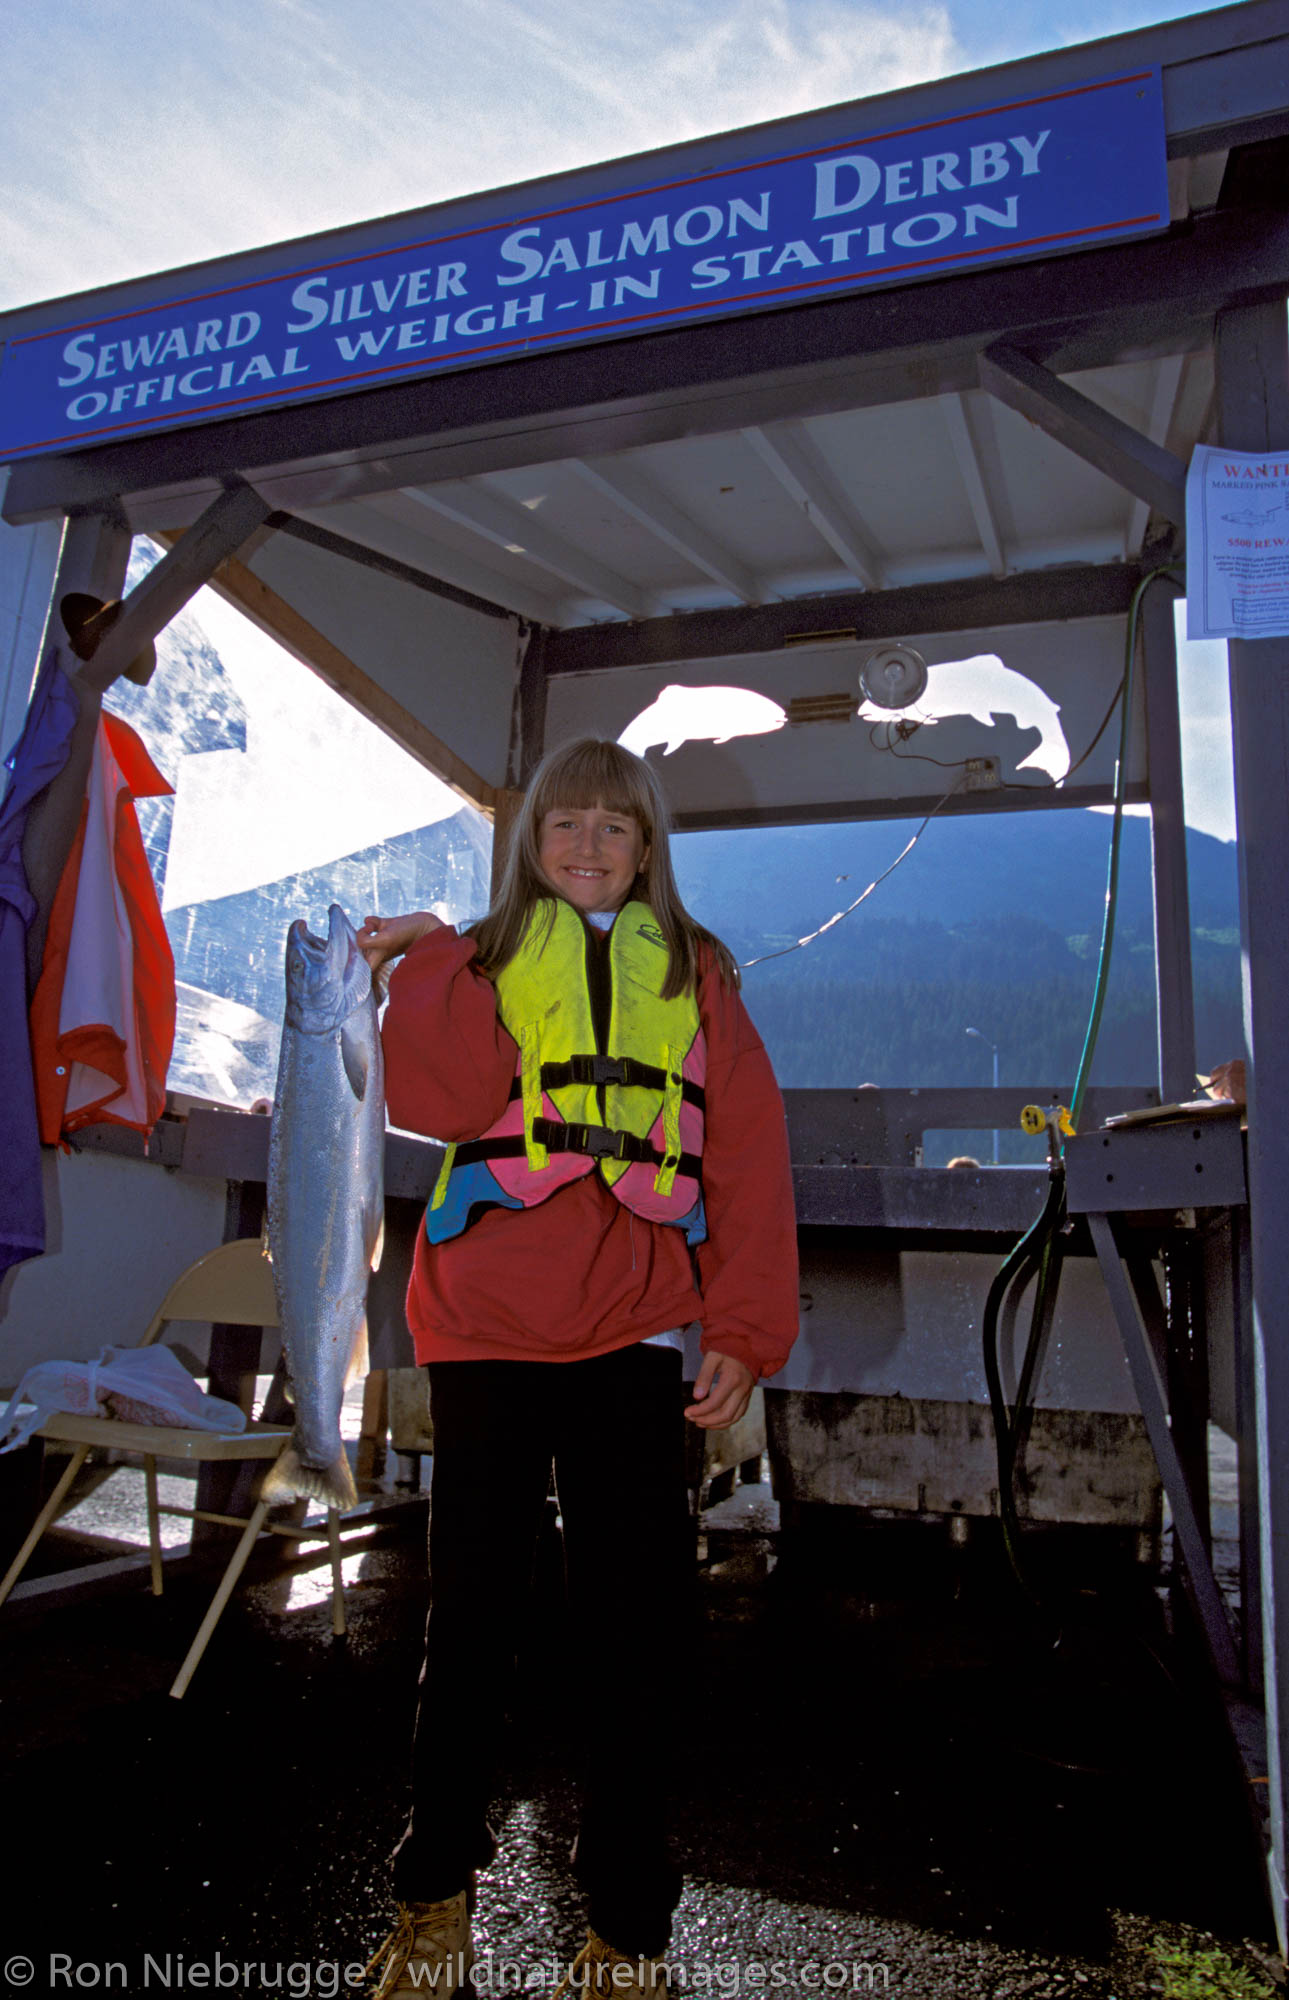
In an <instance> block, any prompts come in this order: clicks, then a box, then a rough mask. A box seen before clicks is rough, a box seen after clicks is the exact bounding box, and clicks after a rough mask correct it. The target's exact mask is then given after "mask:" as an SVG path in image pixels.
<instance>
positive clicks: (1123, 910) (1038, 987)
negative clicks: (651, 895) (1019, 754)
mask: <svg viewBox="0 0 1289 2000" xmlns="http://www.w3.org/2000/svg"><path fill="white" fill-rule="evenodd" d="M913 830H914V828H913V826H912V825H907V826H906V825H903V824H898V825H897V824H892V823H888V824H887V825H884V826H882V825H865V826H847V827H808V828H781V829H779V828H776V829H760V830H757V831H753V832H742V833H713V834H695V835H688V836H685V837H683V838H682V839H681V840H680V841H679V842H678V869H679V873H680V876H681V880H682V888H683V892H684V894H685V896H686V898H687V899H688V901H689V903H690V906H691V908H692V909H693V910H694V912H695V914H696V915H698V916H700V917H701V918H702V920H703V921H704V922H706V923H708V924H710V925H711V927H712V928H713V929H714V930H717V931H719V932H720V933H721V935H722V936H724V937H725V938H726V939H727V941H728V942H729V943H730V945H731V946H732V947H733V948H734V950H735V952H736V954H737V956H738V957H739V959H740V960H747V959H749V958H754V957H757V956H758V955H760V954H761V953H764V952H772V951H776V950H780V949H781V948H782V947H783V946H785V945H788V944H791V942H792V941H793V940H794V939H795V938H797V937H800V936H803V935H804V934H805V933H807V932H809V931H813V930H815V929H817V928H818V926H819V925H821V924H823V923H824V922H826V921H827V919H828V918H829V917H830V916H832V915H833V913H834V912H835V911H836V910H838V909H841V908H843V907H844V906H845V905H846V904H847V903H849V902H852V901H853V900H854V898H855V897H856V896H858V895H859V894H860V892H861V891H862V890H863V888H864V887H865V885H866V884H867V883H868V882H869V881H871V880H872V879H873V877H874V876H875V875H877V874H878V873H879V872H880V871H881V870H882V869H883V868H885V867H887V866H888V865H889V863H890V862H891V861H892V860H894V858H895V856H896V855H897V854H898V853H899V851H900V849H901V848H902V847H903V845H904V843H905V842H906V841H907V839H908V838H909V836H910V834H911V833H912V832H913ZM1109 839H1110V820H1109V818H1108V816H1104V815H1101V814H1095V813H1087V812H1069V813H1066V812H1050V811H1049V812H1041V813H1037V812H1036V813H1026V814H1023V815H1022V814H1012V813H1008V814H999V815H996V816H985V815H981V816H979V817H972V818H969V819H968V818H960V819H957V820H939V821H935V822H933V823H932V825H931V826H930V827H928V829H927V831H926V833H925V834H924V836H923V838H922V840H921V841H920V842H919V844H918V846H917V847H915V848H914V850H913V852H912V853H911V854H910V855H909V856H908V858H907V860H906V861H905V862H904V863H903V864H902V865H901V866H900V867H899V868H898V869H897V870H896V871H895V873H894V874H893V875H892V876H891V877H890V878H889V879H888V880H887V881H886V882H884V883H883V884H882V885H881V887H880V888H878V889H877V890H876V891H875V893H874V894H873V896H872V897H870V899H869V900H868V901H867V902H866V903H864V904H863V905H862V906H861V908H859V909H858V910H856V911H855V912H854V913H853V914H852V915H851V916H849V917H847V918H846V919H845V920H844V921H843V922H842V923H840V924H837V925H836V926H834V928H833V929H831V930H829V931H827V932H825V933H824V935H823V936H822V937H820V938H818V939H817V940H816V941H815V942H814V943H813V944H810V945H808V946H806V947H805V949H804V950H800V951H795V952H791V953H790V954H789V955H788V956H786V957H782V958H777V959H772V960H770V961H769V962H768V963H765V964H762V965H757V966H753V967H751V968H750V969H749V970H748V971H747V972H746V973H745V975H744V993H745V997H746V999H747V1002H748V1005H749V1007H750V1009H751V1011H752V1014H753V1017H754V1019H755V1020H756V1022H757V1024H758V1026H759V1028H760V1030H761V1032H762V1034H763V1035H764V1037H765V1040H766V1043H767V1045H768V1047H769V1048H770V1051H771V1054H772V1055H773V1058H774V1061H775V1065H776V1068H777V1070H778V1073H779V1076H780V1079H781V1081H782V1082H783V1083H784V1084H785V1085H790V1086H791V1085H795V1086H804V1085H842V1084H848V1085H855V1084H858V1083H866V1082H867V1083H878V1084H895V1085H915V1084H924V1085H929V1084H950V1085H952V1084H967V1083H988V1082H989V1081H990V1079H991V1074H992V1058H991V1054H990V1051H989V1049H988V1048H987V1047H985V1046H984V1044H983V1043H982V1042H980V1041H978V1040H976V1039H974V1038H973V1037H970V1036H968V1035H967V1033H966V1030H967V1028H969V1027H973V1028H977V1029H979V1030H980V1031H981V1033H982V1034H983V1035H985V1036H987V1037H988V1038H989V1040H990V1041H991V1042H996V1043H997V1044H998V1051H999V1074H1000V1081H1002V1082H1003V1083H1008V1082H1014V1083H1043V1082H1051V1083H1068V1082H1069V1081H1070V1080H1072V1078H1073V1075H1074V1071H1075V1067H1076V1064H1077V1061H1078V1055H1079V1050H1080V1048H1081V1047H1082V1042H1083V1035H1084V1031H1085V1028H1086V1025H1087V1016H1088V1009H1089V1006H1090V1004H1091V999H1092V991H1093V982H1094V978H1095V973H1096V959H1097V948H1098V944H1099V939H1100V929H1101V916H1102V911H1103V909H1104V905H1105V882H1106V857H1107V853H1108V847H1109ZM1149 843H1150V829H1149V825H1148V823H1147V822H1146V821H1145V820H1143V819H1130V820H1128V821H1127V822H1126V824H1125V828H1124V841H1123V861H1122V868H1121V880H1120V895H1119V912H1118V926H1117V937H1116V945H1115V953H1114V960H1113V972H1112V978H1111V986H1110V994H1109V999H1108V1002H1107V1006H1106V1012H1105V1017H1104V1022H1103V1026H1102V1031H1101V1036H1100V1040H1099V1043H1098V1051H1097V1060H1096V1063H1095V1066H1094V1070H1093V1075H1094V1077H1095V1079H1096V1080H1098V1081H1100V1082H1105V1083H1147V1082H1152V1081H1153V1080H1154V1076H1155V993H1154V977H1155V976H1154V947H1153V917H1152V900H1151V886H1150V844H1149ZM1188 858H1189V864H1190V871H1191V900H1192V913H1193V921H1194V926H1195V930H1194V936H1193V951H1194V962H1195V981H1196V1010H1197V1023H1196V1031H1197V1032H1196V1041H1197V1049H1198V1054H1199V1060H1200V1064H1201V1066H1207V1065H1209V1064H1212V1063H1216V1062H1219V1061H1221V1060H1222V1059H1223V1058H1225V1057H1227V1056H1231V1055H1234V1054H1236V1053H1238V1052H1239V1050H1240V1048H1241V1046H1242V1044H1241V1027H1240V974H1239V949H1238V933H1237V928H1236V926H1237V923H1238V917H1237V904H1236V877H1235V849H1234V847H1232V846H1228V845H1225V844H1224V843H1222V842H1220V841H1216V840H1213V839H1211V838H1209V837H1208V836H1207V835H1204V834H1198V833H1191V834H1190V836H1189V838H1188ZM839 878H842V879H839Z"/></svg>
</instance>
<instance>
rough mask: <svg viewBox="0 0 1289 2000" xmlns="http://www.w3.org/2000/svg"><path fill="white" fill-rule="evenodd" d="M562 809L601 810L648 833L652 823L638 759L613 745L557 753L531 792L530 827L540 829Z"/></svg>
mask: <svg viewBox="0 0 1289 2000" xmlns="http://www.w3.org/2000/svg"><path fill="white" fill-rule="evenodd" d="M560 806H569V807H571V808H573V809H574V810H575V811H578V812H584V811H587V810H589V809H590V808H591V807H593V806H602V807H603V808H604V810H605V811H606V812H617V813H623V814H625V815H627V816H628V817H629V818H631V819H634V820H637V821H638V822H639V823H640V826H641V827H642V828H643V829H644V830H645V831H646V833H647V832H649V830H650V829H651V828H652V826H653V822H654V818H655V811H654V803H653V800H652V798H651V796H650V791H649V785H648V780H647V779H646V780H645V781H644V782H643V783H642V782H641V775H640V772H639V769H638V767H637V762H636V759H635V758H634V757H631V756H630V754H629V753H628V752H626V751H623V750H621V749H620V748H619V747H618V745H617V744H616V743H602V742H598V741H583V742H580V743H572V744H570V745H569V747H568V749H567V750H566V751H565V752H564V753H563V754H562V755H561V754H560V753H559V752H558V751H557V752H556V753H555V756H554V757H553V758H552V760H551V763H550V765H549V767H548V769H546V770H545V771H543V772H542V774H541V780H540V783H539V784H538V785H537V786H536V787H535V788H534V794H533V800H532V812H533V820H534V822H535V823H536V824H540V822H541V821H542V820H543V819H544V818H545V816H546V814H547V813H548V812H554V811H556V809H557V808H558V807H560Z"/></svg>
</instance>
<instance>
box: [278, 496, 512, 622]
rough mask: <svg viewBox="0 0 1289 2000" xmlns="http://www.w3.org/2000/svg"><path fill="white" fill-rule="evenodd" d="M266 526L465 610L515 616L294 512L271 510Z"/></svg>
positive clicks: (492, 616)
mask: <svg viewBox="0 0 1289 2000" xmlns="http://www.w3.org/2000/svg"><path fill="white" fill-rule="evenodd" d="M268 525H269V526H270V528H272V529H274V531H275V532H276V533H277V534H280V535H294V537H295V539H296V540H297V541H298V542H308V543H309V545H310V546H311V547H312V548H315V549H322V550H324V551H325V552H326V554H327V555H332V556H342V557H343V558H344V560H345V561H346V562H351V563H358V564H359V565H360V566H361V567H362V568H363V569H371V570H375V571H376V573H377V574H378V575H379V576H392V577H394V578H396V580H397V581H398V582H399V583H410V584H411V586H412V588H413V590H424V591H426V592H428V594H429V595H430V596H431V597H442V598H444V599H446V601H447V602H448V603H449V604H459V605H461V606H462V607H463V609H464V610H466V611H481V612H482V613H483V614H484V616H485V617H486V618H513V617H514V616H515V613H514V612H513V611H511V610H510V608H509V606H508V605H505V604H496V603H494V602H493V600H492V598H490V597H479V596H477V595H476V593H475V592H474V591H473V590H462V589H461V587H460V585H459V584H455V583H445V582H444V580H443V578H442V577H441V576H431V575H430V574H429V572H428V571H427V570H423V569H414V568H413V566H412V564H411V563H405V562H400V560H399V558H398V557H397V556H387V555H385V554H383V553H382V551H381V550H380V549H372V548H368V546H367V544H366V543H365V542H355V541H353V540H352V539H351V538H350V537H349V536H348V535H337V534H336V533H335V532H334V531H333V530H332V529H331V528H323V527H320V526H319V525H318V523H317V522H316V521H301V520H298V519H297V518H296V516H295V515H294V514H282V513H274V514H270V515H269V521H268Z"/></svg>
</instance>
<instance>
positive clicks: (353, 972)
mask: <svg viewBox="0 0 1289 2000" xmlns="http://www.w3.org/2000/svg"><path fill="white" fill-rule="evenodd" d="M371 990H372V982H371V967H370V966H369V965H368V963H367V960H366V959H365V958H364V957H363V954H362V952H361V951H360V950H359V948H358V938H357V934H356V933H355V931H354V927H353V925H352V924H351V923H350V921H349V919H348V917H347V916H346V915H345V913H344V911H343V910H342V909H341V907H340V905H339V903H333V904H332V905H331V908H330V909H329V910H328V912H327V935H326V937H325V938H323V937H316V936H315V935H314V933H313V932H312V931H311V930H310V929H309V926H308V925H307V924H306V923H305V921H304V919H303V917H299V918H297V919H296V921H295V923H293V924H292V926H291V928H290V930H289V931H288V932H287V934H286V1022H285V1025H286V1026H287V1027H288V1028H295V1029H297V1030H298V1031H299V1032H300V1033H301V1034H305V1035H326V1034H330V1033H332V1032H333V1031H334V1030H335V1029H337V1028H340V1027H343V1025H344V1023H345V1022H346V1021H347V1020H348V1019H349V1016H350V1015H351V1014H352V1013H353V1012H354V1011H355V1009H356V1008H359V1007H361V1006H362V1005H363V1003H364V1002H365V1001H366V999H367V997H368V995H369V994H370V992H371Z"/></svg>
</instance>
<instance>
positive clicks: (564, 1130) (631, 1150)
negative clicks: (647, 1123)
mask: <svg viewBox="0 0 1289 2000" xmlns="http://www.w3.org/2000/svg"><path fill="white" fill-rule="evenodd" d="M533 1137H534V1139H536V1141H537V1143H538V1145H539V1146H544V1147H545V1148H546V1151H547V1152H548V1153H587V1154H589V1155H590V1156H591V1158H592V1159H596V1160H630V1161H631V1162H632V1163H633V1164H634V1165H637V1166H642V1167H661V1166H663V1165H664V1164H669V1163H670V1157H671V1156H670V1155H668V1154H666V1153H661V1152H659V1150H658V1148H657V1147H656V1146H651V1145H650V1143H649V1141H648V1140H647V1139H639V1138H637V1137H636V1134H635V1133H634V1132H613V1131H610V1129H609V1127H608V1126H607V1125H578V1124H573V1125H563V1124H560V1123H559V1122H558V1121H557V1120H556V1119H553V1118H534V1120H533ZM526 1150H527V1148H526V1145H525V1142H524V1136H523V1134H522V1132H515V1133H512V1134H510V1135H509V1136H507V1137H505V1138H499V1139H468V1140H467V1141H466V1143H465V1144H464V1145H463V1146H458V1147H457V1149H456V1151H455V1153H454V1154H453V1155H452V1164H453V1166H454V1167H468V1166H471V1165H473V1163H474V1162H475V1161H476V1160H517V1159H520V1158H521V1157H522V1156H523V1154H524V1153H525V1151H526ZM675 1166H676V1171H677V1173H679V1174H684V1175H686V1176H688V1177H689V1178H690V1179H692V1180H698V1179H699V1177H700V1176H701V1174H702V1170H703V1163H702V1160H701V1159H700V1158H699V1156H698V1154H697V1153H682V1154H681V1155H680V1157H679V1159H678V1160H676V1162H675Z"/></svg>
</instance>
